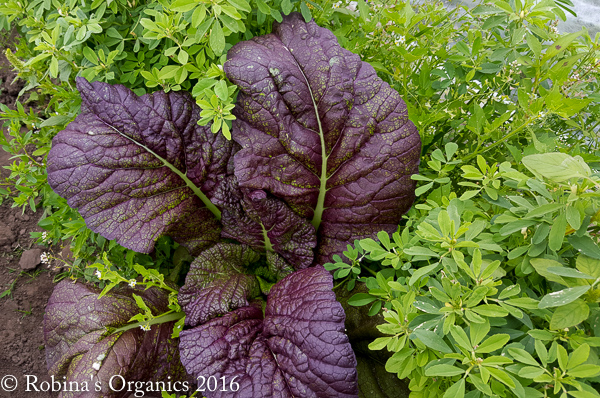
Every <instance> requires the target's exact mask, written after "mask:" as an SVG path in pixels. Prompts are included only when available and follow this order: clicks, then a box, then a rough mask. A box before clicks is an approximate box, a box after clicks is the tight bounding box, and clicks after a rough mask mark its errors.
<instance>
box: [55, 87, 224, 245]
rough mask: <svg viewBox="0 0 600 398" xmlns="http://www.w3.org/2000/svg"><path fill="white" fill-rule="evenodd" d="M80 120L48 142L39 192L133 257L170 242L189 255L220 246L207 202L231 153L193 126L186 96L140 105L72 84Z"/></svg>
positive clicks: (118, 91)
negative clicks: (43, 188) (46, 187)
mask: <svg viewBox="0 0 600 398" xmlns="http://www.w3.org/2000/svg"><path fill="white" fill-rule="evenodd" d="M77 88H78V89H79V91H80V93H81V98H82V105H81V113H80V115H79V116H77V118H76V119H75V120H74V121H73V122H72V123H70V124H69V125H68V126H67V127H66V128H65V130H63V131H61V132H60V133H58V135H56V137H54V139H53V141H52V149H51V151H50V153H49V155H48V182H49V184H50V186H51V187H52V189H54V190H55V192H57V193H58V194H59V195H61V196H62V197H64V198H66V199H67V203H68V204H69V206H71V207H74V208H77V209H78V210H79V212H80V213H81V215H82V216H83V217H84V219H85V220H86V224H87V225H88V227H89V228H90V229H91V230H93V231H95V232H99V233H100V234H102V235H103V236H105V237H106V238H108V239H116V240H117V242H119V243H120V244H122V245H123V246H125V247H128V248H130V249H132V250H135V251H138V252H144V253H148V252H150V251H152V249H153V247H154V242H155V241H156V240H157V239H158V238H159V237H160V236H161V235H170V236H171V237H173V238H174V239H175V240H176V241H177V242H179V243H181V244H183V245H185V246H186V247H188V249H190V251H191V252H194V253H197V252H199V250H201V249H202V248H204V247H207V246H209V245H210V244H212V243H214V242H215V241H216V240H218V239H219V233H220V223H219V222H218V219H219V218H220V211H219V209H218V208H217V207H216V206H215V205H214V204H212V203H211V201H210V198H211V197H212V196H213V195H214V192H215V190H216V188H217V186H218V185H219V183H220V181H221V179H222V178H224V176H225V174H226V169H227V163H228V161H229V158H230V156H231V153H232V150H233V148H234V145H233V144H232V143H231V142H230V141H227V140H226V139H225V138H223V136H222V135H220V134H218V135H215V134H212V133H211V132H210V129H209V128H208V127H201V126H198V125H197V122H198V120H199V119H200V108H199V107H198V106H197V105H196V103H195V101H194V100H193V99H192V97H191V96H190V95H189V94H188V93H185V92H170V93H168V94H166V93H164V92H156V93H153V94H146V95H143V96H141V97H138V96H136V95H135V94H134V93H133V92H132V91H131V90H129V89H127V88H126V87H124V86H121V85H115V86H111V85H108V84H104V83H100V82H93V83H89V82H87V81H86V80H85V79H83V78H78V79H77Z"/></svg>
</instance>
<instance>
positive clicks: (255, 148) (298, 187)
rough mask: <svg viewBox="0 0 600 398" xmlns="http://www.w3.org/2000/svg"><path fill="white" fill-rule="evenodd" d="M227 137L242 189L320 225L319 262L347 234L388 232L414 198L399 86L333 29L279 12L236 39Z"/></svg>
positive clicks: (413, 162)
mask: <svg viewBox="0 0 600 398" xmlns="http://www.w3.org/2000/svg"><path fill="white" fill-rule="evenodd" d="M227 58H228V60H227V62H226V63H225V65H224V70H225V72H226V74H227V77H228V78H229V79H230V80H231V81H232V82H234V83H235V84H237V85H238V86H239V87H240V94H239V95H238V99H237V105H236V108H235V109H234V111H233V112H234V114H235V115H236V117H237V119H236V120H235V121H234V124H233V130H234V134H232V137H233V139H234V140H235V141H237V142H238V143H239V144H240V145H241V147H242V148H241V149H240V150H239V151H238V152H237V153H236V154H235V156H234V164H235V176H236V177H237V179H238V181H239V184H240V186H241V187H242V188H247V189H250V190H264V191H266V192H268V193H270V194H273V195H275V196H276V197H278V198H281V199H283V200H285V201H286V203H287V204H288V205H289V206H290V208H291V209H292V210H293V211H295V212H297V213H299V214H300V215H301V216H302V217H305V218H308V219H310V220H311V222H312V224H313V226H314V227H315V229H317V231H318V235H319V248H318V253H317V256H318V257H317V261H316V262H317V263H321V262H323V261H327V260H329V259H330V258H331V256H332V255H333V254H335V253H338V254H341V253H342V251H343V250H345V248H346V244H347V242H348V241H351V240H352V239H359V238H362V237H367V236H375V234H376V232H378V231H380V230H387V231H389V232H394V231H395V230H396V228H397V225H398V222H399V221H400V219H401V216H402V215H403V214H404V213H405V212H406V211H407V210H408V209H409V207H410V206H411V204H412V202H413V200H414V196H415V194H414V189H415V181H412V180H411V178H410V176H411V174H414V173H416V172H417V171H418V163H419V155H420V138H419V134H418V132H417V130H416V128H415V126H414V125H413V124H412V123H411V122H410V121H409V120H408V112H407V107H406V104H405V103H404V101H402V99H401V98H400V96H399V95H398V93H397V92H396V91H394V90H393V89H392V88H391V87H390V86H389V85H388V84H387V83H385V82H384V81H382V80H381V79H380V78H379V77H378V76H377V74H376V73H375V70H374V69H373V68H372V67H371V66H370V65H369V64H367V63H366V62H362V61H361V60H360V57H359V56H358V55H356V54H353V53H351V52H349V51H347V50H345V49H343V48H342V47H340V46H339V44H338V43H337V40H336V38H335V36H334V35H333V33H331V32H330V31H329V30H327V29H324V28H320V27H318V26H317V25H316V24H315V23H314V22H313V21H311V22H308V23H306V22H304V20H303V18H302V16H301V15H300V14H297V13H295V14H290V15H288V16H286V17H284V19H283V22H282V23H280V24H279V23H276V24H275V25H274V27H273V33H272V34H269V35H265V36H259V37H255V38H253V39H252V40H250V41H245V42H241V43H238V44H236V45H235V46H234V47H233V48H232V49H231V50H229V52H228V54H227Z"/></svg>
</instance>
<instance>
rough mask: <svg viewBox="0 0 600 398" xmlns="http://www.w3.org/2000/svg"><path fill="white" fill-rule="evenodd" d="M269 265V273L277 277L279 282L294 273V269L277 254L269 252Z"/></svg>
mask: <svg viewBox="0 0 600 398" xmlns="http://www.w3.org/2000/svg"><path fill="white" fill-rule="evenodd" d="M267 265H268V267H269V272H271V273H272V274H273V275H275V277H276V279H277V280H280V279H283V278H285V277H286V276H288V275H289V274H291V273H292V272H294V268H292V266H291V265H290V264H289V263H288V262H287V261H285V259H284V258H283V257H281V256H280V255H279V254H277V253H275V252H267Z"/></svg>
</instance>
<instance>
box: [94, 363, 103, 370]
mask: <svg viewBox="0 0 600 398" xmlns="http://www.w3.org/2000/svg"><path fill="white" fill-rule="evenodd" d="M100 365H102V364H101V363H100V362H94V363H93V364H92V369H94V370H100Z"/></svg>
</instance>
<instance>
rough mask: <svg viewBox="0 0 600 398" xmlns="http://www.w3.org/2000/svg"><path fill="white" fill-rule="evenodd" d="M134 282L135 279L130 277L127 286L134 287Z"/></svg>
mask: <svg viewBox="0 0 600 398" xmlns="http://www.w3.org/2000/svg"><path fill="white" fill-rule="evenodd" d="M136 283H137V282H136V281H135V279H130V280H129V287H135V284H136Z"/></svg>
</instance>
